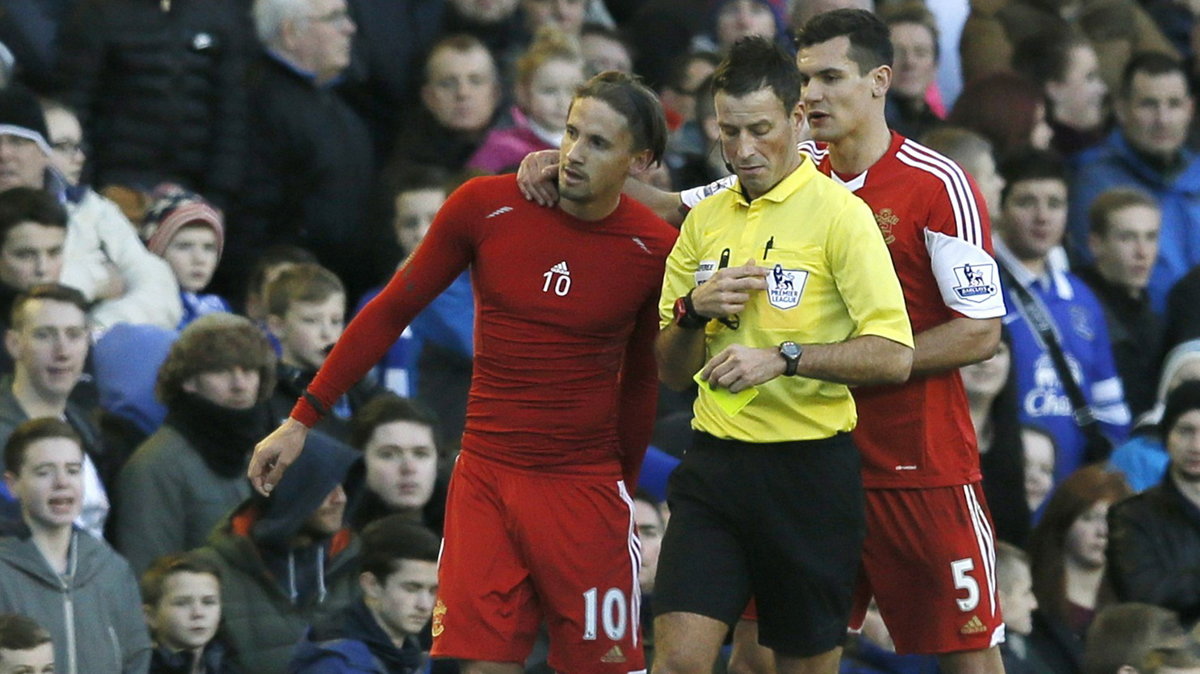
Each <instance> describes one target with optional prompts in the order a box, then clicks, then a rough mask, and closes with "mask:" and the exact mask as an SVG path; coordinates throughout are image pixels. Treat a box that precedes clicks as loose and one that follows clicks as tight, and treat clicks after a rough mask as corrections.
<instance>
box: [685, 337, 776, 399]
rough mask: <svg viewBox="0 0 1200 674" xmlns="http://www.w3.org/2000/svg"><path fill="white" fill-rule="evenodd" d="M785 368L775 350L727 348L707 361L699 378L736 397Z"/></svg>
mask: <svg viewBox="0 0 1200 674" xmlns="http://www.w3.org/2000/svg"><path fill="white" fill-rule="evenodd" d="M786 365H787V363H786V362H785V361H784V360H783V357H782V356H780V355H779V349H777V348H775V347H768V348H761V349H756V348H754V347H750V346H745V345H743V344H731V345H730V346H727V347H725V349H724V350H723V351H721V352H720V353H718V354H717V355H715V356H713V357H712V359H711V360H709V361H708V363H707V364H706V365H705V366H704V369H703V370H702V371H701V372H700V377H701V378H703V379H705V380H707V381H708V383H709V384H711V385H713V386H718V387H721V388H727V389H729V390H730V391H732V392H733V393H737V392H738V391H742V390H745V389H748V388H750V387H751V386H758V385H759V384H763V383H766V382H768V381H771V380H772V379H774V378H775V377H778V376H780V375H782V374H783V372H784V369H785V367H786Z"/></svg>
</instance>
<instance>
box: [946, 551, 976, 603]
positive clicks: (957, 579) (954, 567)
mask: <svg viewBox="0 0 1200 674" xmlns="http://www.w3.org/2000/svg"><path fill="white" fill-rule="evenodd" d="M974 570H975V560H973V559H971V558H970V557H966V558H964V559H956V560H954V561H953V562H950V573H951V575H953V576H954V587H955V588H957V589H959V590H966V591H967V596H966V597H965V598H963V599H956V600H955V601H957V602H958V609H959V610H960V611H963V612H964V613H965V612H967V611H973V610H975V607H976V606H979V583H978V582H976V580H975V579H974V578H972V577H970V576H968V575H967V574H968V573H970V572H971V571H974Z"/></svg>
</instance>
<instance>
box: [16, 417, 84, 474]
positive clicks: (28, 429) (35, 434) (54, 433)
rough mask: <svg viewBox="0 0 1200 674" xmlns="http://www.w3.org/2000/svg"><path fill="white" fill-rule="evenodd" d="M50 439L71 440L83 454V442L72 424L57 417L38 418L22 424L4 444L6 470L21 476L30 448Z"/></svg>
mask: <svg viewBox="0 0 1200 674" xmlns="http://www.w3.org/2000/svg"><path fill="white" fill-rule="evenodd" d="M50 438H65V439H67V440H70V441H71V442H74V443H75V444H76V445H78V446H79V451H80V453H82V452H83V441H82V440H80V439H79V434H78V433H76V432H75V429H74V428H71V425H70V424H68V423H67V422H65V421H63V420H62V419H57V418H55V417H38V418H37V419H30V420H28V421H25V422H22V423H21V425H19V426H17V427H16V429H15V430H13V432H12V435H10V436H8V441H7V442H5V443H4V469H5V470H7V471H9V472H11V473H12V474H13V475H19V474H20V473H21V468H23V467H24V465H25V455H26V454H28V453H29V446H30V445H32V444H33V443H35V442H37V441H39V440H47V439H50Z"/></svg>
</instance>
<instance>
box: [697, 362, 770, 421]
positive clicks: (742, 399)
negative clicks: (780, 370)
mask: <svg viewBox="0 0 1200 674" xmlns="http://www.w3.org/2000/svg"><path fill="white" fill-rule="evenodd" d="M703 371H704V370H703V369H701V370H700V372H703ZM700 372H697V373H696V374H695V375H693V376H692V379H694V380H695V381H696V383H697V384H699V385H700V388H702V389H704V390H705V391H708V394H709V395H711V396H712V399H713V402H715V403H717V407H720V408H721V411H722V412H724V413H725V414H728V415H729V416H731V417H732V416H735V415H736V414H737V413H738V412H741V411H742V408H743V407H745V406H746V405H749V404H750V401H751V400H754V398H755V397H757V396H758V387H755V386H751V387H750V388H748V389H746V390H744V391H741V392H739V393H731V392H730V391H729V389H727V388H714V387H713V386H712V385H711V384H709V383H708V382H707V381H705V380H703V379H701V378H700Z"/></svg>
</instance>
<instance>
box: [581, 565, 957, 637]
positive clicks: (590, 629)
mask: <svg viewBox="0 0 1200 674" xmlns="http://www.w3.org/2000/svg"><path fill="white" fill-rule="evenodd" d="M968 561H969V560H968ZM596 595H597V592H596V588H594V587H593V588H592V589H590V590H588V591H587V592H584V593H583V616H584V617H583V638H584V639H585V640H587V641H595V640H596V623H597V622H601V623H603V624H604V634H605V636H607V637H608V638H609V640H610V641H620V640H622V639H624V638H625V628H626V625H627V624H628V622H629V608H628V606H627V605H626V603H625V595H624V594H623V593H622V592H621V591H620V590H619V589H617V588H615V587H610V588H608V591H606V592H605V593H604V601H603V602H602V604H601V605H600V606H599V607H598V606H597V605H596ZM597 608H598V609H599V610H597ZM597 616H599V618H600V619H599V621H597Z"/></svg>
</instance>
